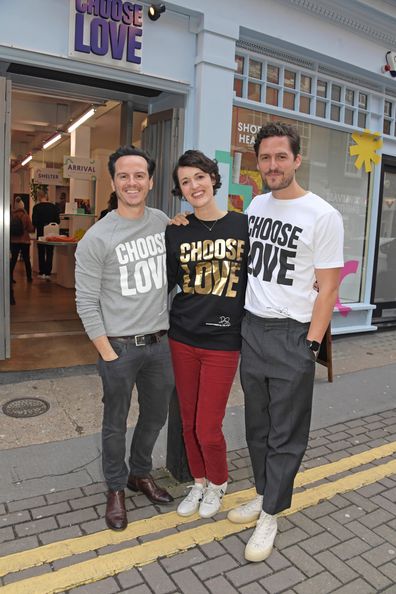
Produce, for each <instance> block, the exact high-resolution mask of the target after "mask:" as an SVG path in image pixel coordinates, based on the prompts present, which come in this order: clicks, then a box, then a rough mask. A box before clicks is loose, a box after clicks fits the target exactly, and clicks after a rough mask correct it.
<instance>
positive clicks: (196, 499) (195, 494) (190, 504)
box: [176, 483, 205, 516]
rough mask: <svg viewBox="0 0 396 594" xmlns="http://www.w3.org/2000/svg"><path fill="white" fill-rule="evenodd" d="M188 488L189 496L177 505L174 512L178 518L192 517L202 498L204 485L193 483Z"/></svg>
mask: <svg viewBox="0 0 396 594" xmlns="http://www.w3.org/2000/svg"><path fill="white" fill-rule="evenodd" d="M188 488H189V489H191V490H190V492H189V494H188V495H187V497H185V498H184V499H183V501H181V502H180V503H179V505H178V507H177V510H176V511H177V513H178V514H179V516H192V515H193V514H195V513H196V512H197V511H198V509H199V504H200V503H201V501H202V498H203V494H204V489H205V485H202V484H201V483H194V484H193V485H190V486H189V487H188Z"/></svg>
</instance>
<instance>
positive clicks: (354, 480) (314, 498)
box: [1, 460, 396, 594]
mask: <svg viewBox="0 0 396 594" xmlns="http://www.w3.org/2000/svg"><path fill="white" fill-rule="evenodd" d="M395 473H396V460H392V461H391V462H388V463H386V464H382V465H380V466H376V467H375V468H370V469H369V470H364V471H362V472H357V473H355V474H352V475H351V476H349V477H347V478H342V479H339V480H336V481H334V482H332V483H325V484H323V485H320V486H318V487H313V488H312V489H308V490H307V491H306V492H304V493H297V494H296V495H295V496H294V498H293V505H292V507H291V508H290V509H288V510H286V511H285V512H284V513H283V515H290V514H293V513H295V512H297V511H300V510H302V509H305V508H307V507H310V506H312V505H316V504H317V503H319V502H320V501H323V500H325V499H329V498H331V497H333V496H334V495H336V494H337V493H345V492H347V491H351V490H353V489H358V488H360V487H363V486H364V485H368V484H371V483H373V482H376V481H379V480H381V479H383V478H385V477H387V476H390V475H393V474H395ZM253 525H254V522H252V523H251V524H245V525H241V524H239V525H238V524H232V523H231V522H229V521H228V520H220V521H219V522H211V523H209V524H204V525H203V526H200V527H198V528H192V529H190V530H186V531H183V532H180V533H178V534H172V535H170V536H165V537H163V538H159V539H158V540H155V541H151V542H147V543H144V544H142V545H137V546H135V547H131V548H128V549H125V550H123V551H118V552H116V553H109V554H107V555H102V556H99V557H96V558H95V559H91V560H89V561H84V562H82V563H77V564H75V565H71V566H69V567H65V568H63V569H60V570H58V571H56V572H51V573H47V574H44V575H40V576H36V577H32V578H30V579H25V580H21V581H20V582H14V583H12V584H9V585H7V586H4V587H3V588H2V590H1V592H2V594H31V593H32V592H39V593H40V594H55V593H57V592H63V591H65V590H70V589H72V588H76V587H78V586H81V585H83V584H89V583H92V582H96V581H99V580H102V579H105V578H107V577H110V576H112V575H116V574H118V573H120V572H122V571H127V570H129V569H132V568H133V567H135V566H137V565H138V566H139V565H140V566H141V565H146V564H148V563H151V562H153V561H155V560H156V559H158V557H168V556H170V555H175V554H177V553H179V552H182V551H185V550H187V549H189V548H192V547H194V546H196V545H203V544H206V543H208V542H211V541H213V540H221V539H222V538H225V537H226V536H228V535H230V534H235V533H237V532H240V531H241V530H244V529H245V528H248V527H251V526H253Z"/></svg>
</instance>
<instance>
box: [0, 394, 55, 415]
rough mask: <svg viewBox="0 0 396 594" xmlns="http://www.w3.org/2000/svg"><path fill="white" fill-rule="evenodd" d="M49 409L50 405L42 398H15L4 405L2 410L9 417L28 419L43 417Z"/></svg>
mask: <svg viewBox="0 0 396 594" xmlns="http://www.w3.org/2000/svg"><path fill="white" fill-rule="evenodd" d="M49 407H50V405H49V403H48V402H47V401H46V400H43V399H42V398H14V399H13V400H9V401H8V402H6V403H5V404H3V407H2V410H3V413H4V414H5V415H7V416H8V417H15V418H18V419H26V418H27V417H38V415H43V414H44V413H46V412H47V410H48V409H49Z"/></svg>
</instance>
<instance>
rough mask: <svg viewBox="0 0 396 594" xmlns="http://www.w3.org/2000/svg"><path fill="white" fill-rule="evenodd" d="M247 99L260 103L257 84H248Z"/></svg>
mask: <svg viewBox="0 0 396 594" xmlns="http://www.w3.org/2000/svg"><path fill="white" fill-rule="evenodd" d="M248 99H250V100H251V101H261V85H259V84H258V83H251V82H250V83H249V85H248Z"/></svg>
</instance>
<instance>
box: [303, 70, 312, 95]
mask: <svg viewBox="0 0 396 594" xmlns="http://www.w3.org/2000/svg"><path fill="white" fill-rule="evenodd" d="M311 88H312V79H311V77H310V76H305V74H302V75H301V79H300V89H301V91H303V92H304V93H310V92H311Z"/></svg>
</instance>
